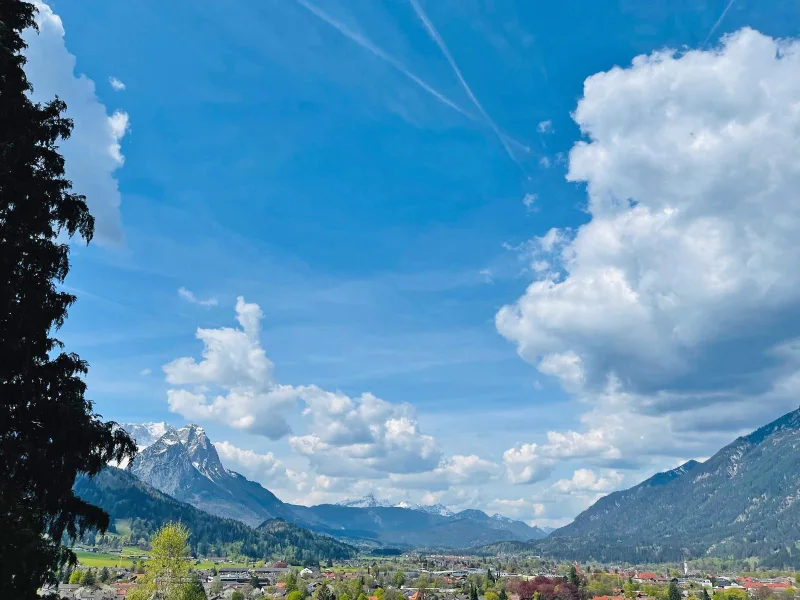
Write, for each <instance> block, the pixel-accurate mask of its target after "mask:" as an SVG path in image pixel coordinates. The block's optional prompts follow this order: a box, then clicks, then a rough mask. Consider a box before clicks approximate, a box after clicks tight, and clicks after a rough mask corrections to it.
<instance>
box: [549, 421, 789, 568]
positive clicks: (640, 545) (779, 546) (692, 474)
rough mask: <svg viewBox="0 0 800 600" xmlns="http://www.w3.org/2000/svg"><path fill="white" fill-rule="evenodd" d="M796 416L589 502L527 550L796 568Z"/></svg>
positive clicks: (641, 560) (640, 560)
mask: <svg viewBox="0 0 800 600" xmlns="http://www.w3.org/2000/svg"><path fill="white" fill-rule="evenodd" d="M798 500H800V409H799V410H796V411H793V412H791V413H788V414H787V415H784V416H783V417H781V418H780V419H778V420H776V421H774V422H772V423H770V424H768V425H766V426H764V427H762V428H760V429H758V430H757V431H755V432H753V433H751V434H750V435H747V436H744V437H740V438H739V439H737V440H735V441H734V442H733V443H731V444H729V445H728V446H726V447H725V448H723V449H722V450H720V451H719V452H717V454H715V455H714V456H712V457H711V458H710V459H708V460H707V461H706V462H704V463H698V462H696V461H690V462H688V463H686V464H684V465H682V466H680V467H678V468H677V469H673V470H672V471H667V472H665V473H659V474H657V475H654V476H653V477H651V478H650V479H648V480H646V481H644V482H642V483H640V484H639V485H637V486H635V487H633V488H630V489H628V490H624V491H620V492H614V493H613V494H609V495H608V496H605V497H604V498H601V499H600V500H598V501H597V502H596V503H595V504H594V505H592V506H591V507H590V508H588V509H587V510H585V511H584V512H582V513H581V514H580V515H578V517H577V518H576V519H575V520H574V521H573V522H572V523H570V524H569V525H567V526H565V527H562V528H560V529H557V530H555V531H554V532H552V533H551V534H550V535H549V536H548V537H547V538H546V539H544V540H542V541H540V542H539V543H538V544H537V548H538V549H539V550H540V551H541V552H543V553H547V554H550V555H553V556H557V557H563V558H569V559H577V560H590V559H593V560H598V561H601V562H621V561H628V562H633V563H640V564H641V563H645V562H666V561H670V562H674V561H680V560H683V559H684V558H687V557H689V558H691V557H701V556H709V555H710V556H719V557H729V558H734V559H742V558H748V557H759V558H760V563H759V564H760V565H761V566H765V567H767V566H769V567H782V566H793V567H795V568H797V567H800V550H798V546H797V541H798V538H799V537H800V533H798V531H800V502H798Z"/></svg>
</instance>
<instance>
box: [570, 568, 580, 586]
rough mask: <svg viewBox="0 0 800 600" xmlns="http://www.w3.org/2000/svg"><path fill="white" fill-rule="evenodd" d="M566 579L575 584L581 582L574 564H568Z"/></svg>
mask: <svg viewBox="0 0 800 600" xmlns="http://www.w3.org/2000/svg"><path fill="white" fill-rule="evenodd" d="M567 581H568V582H569V583H571V584H572V585H575V586H578V585H580V584H581V580H580V578H579V577H578V569H577V568H575V565H570V566H569V575H567Z"/></svg>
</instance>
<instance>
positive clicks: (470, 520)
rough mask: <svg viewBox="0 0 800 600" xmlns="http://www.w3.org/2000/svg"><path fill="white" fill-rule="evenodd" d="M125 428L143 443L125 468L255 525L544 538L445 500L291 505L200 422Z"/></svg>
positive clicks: (403, 540) (429, 538) (379, 536)
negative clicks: (250, 475) (231, 457)
mask: <svg viewBox="0 0 800 600" xmlns="http://www.w3.org/2000/svg"><path fill="white" fill-rule="evenodd" d="M123 427H125V428H126V429H127V428H130V429H128V431H130V432H131V433H132V435H133V436H134V438H135V439H136V441H137V445H138V446H139V447H140V448H143V449H142V450H141V451H140V453H139V455H138V456H137V457H136V458H135V459H134V460H133V462H132V463H131V465H130V466H129V467H128V470H129V472H130V473H132V474H133V475H135V476H136V477H137V478H138V479H140V480H141V481H143V482H144V483H146V484H148V485H150V486H152V487H153V488H155V489H157V490H159V491H161V492H163V493H165V494H168V495H169V496H171V497H173V498H175V499H176V500H179V501H181V502H186V503H187V504H190V505H192V506H194V507H196V508H198V509H200V510H203V511H205V512H207V513H210V514H212V515H216V516H219V517H222V518H232V519H236V520H238V521H241V522H243V523H246V524H248V525H250V526H257V525H258V524H260V523H262V522H263V521H265V520H268V519H276V518H278V519H283V520H285V521H287V522H289V523H294V524H296V525H299V526H301V527H305V528H307V529H311V530H314V531H318V532H322V533H327V534H329V535H333V536H336V537H339V538H342V539H345V540H348V541H352V542H364V543H367V544H372V545H374V544H378V545H401V546H425V547H452V548H455V547H468V546H473V545H478V544H486V543H491V542H496V541H502V540H522V541H527V540H531V539H539V538H541V537H544V536H545V535H546V533H545V532H544V531H542V530H541V529H538V528H536V527H530V526H528V525H527V524H526V523H523V522H522V521H515V520H513V519H509V518H507V517H503V516H501V515H494V516H493V517H490V516H489V515H487V514H486V513H484V512H482V511H478V510H465V511H462V512H460V513H453V512H452V511H451V510H449V509H448V508H446V507H444V506H441V505H435V506H420V505H416V504H411V503H386V502H382V501H379V500H377V499H376V498H375V497H374V495H371V494H370V495H367V496H366V497H364V498H361V499H360V500H356V501H350V502H344V503H340V504H338V505H333V504H322V505H318V506H311V507H308V506H299V505H292V504H287V503H284V502H282V501H281V500H280V499H278V498H277V497H276V496H275V495H274V494H273V493H272V492H270V491H269V490H267V489H266V488H264V487H262V486H261V485H260V484H258V483H256V482H253V481H250V480H248V479H247V478H245V477H244V476H242V475H240V474H239V473H236V472H235V471H231V470H229V469H226V468H225V467H224V465H223V464H222V462H221V460H220V458H219V455H218V454H217V451H216V449H215V448H214V445H213V444H212V443H211V441H210V440H209V438H208V436H207V435H206V433H205V431H204V429H203V428H202V427H200V426H197V425H188V426H186V427H181V428H174V427H170V426H166V425H163V426H162V424H143V425H139V426H136V427H135V428H134V427H131V426H129V425H128V426H123ZM160 431H163V432H164V433H163V435H161V436H160V437H158V439H153V438H154V437H155V436H154V435H153V433H154V432H160ZM387 504H392V505H387Z"/></svg>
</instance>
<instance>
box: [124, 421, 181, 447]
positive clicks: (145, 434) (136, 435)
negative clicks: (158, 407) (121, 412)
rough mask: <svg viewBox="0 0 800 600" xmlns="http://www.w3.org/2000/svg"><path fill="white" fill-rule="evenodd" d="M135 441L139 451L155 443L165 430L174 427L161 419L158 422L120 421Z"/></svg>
mask: <svg viewBox="0 0 800 600" xmlns="http://www.w3.org/2000/svg"><path fill="white" fill-rule="evenodd" d="M120 427H122V428H123V429H124V430H125V431H127V432H128V434H129V435H130V436H131V437H132V438H133V440H134V441H135V442H136V447H137V448H138V450H139V452H141V451H142V450H144V449H145V448H147V447H148V446H152V445H153V444H155V443H156V442H157V441H158V440H159V439H161V437H163V436H164V434H165V433H167V431H169V430H171V429H174V428H173V427H172V426H171V425H167V424H166V423H164V422H163V421H162V422H160V423H120Z"/></svg>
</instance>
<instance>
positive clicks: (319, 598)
mask: <svg viewBox="0 0 800 600" xmlns="http://www.w3.org/2000/svg"><path fill="white" fill-rule="evenodd" d="M314 600H336V599H335V598H334V596H333V592H332V591H331V588H329V587H328V586H327V585H326V584H324V583H323V584H322V585H321V586H319V587H318V588H317V589H316V590H314Z"/></svg>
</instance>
